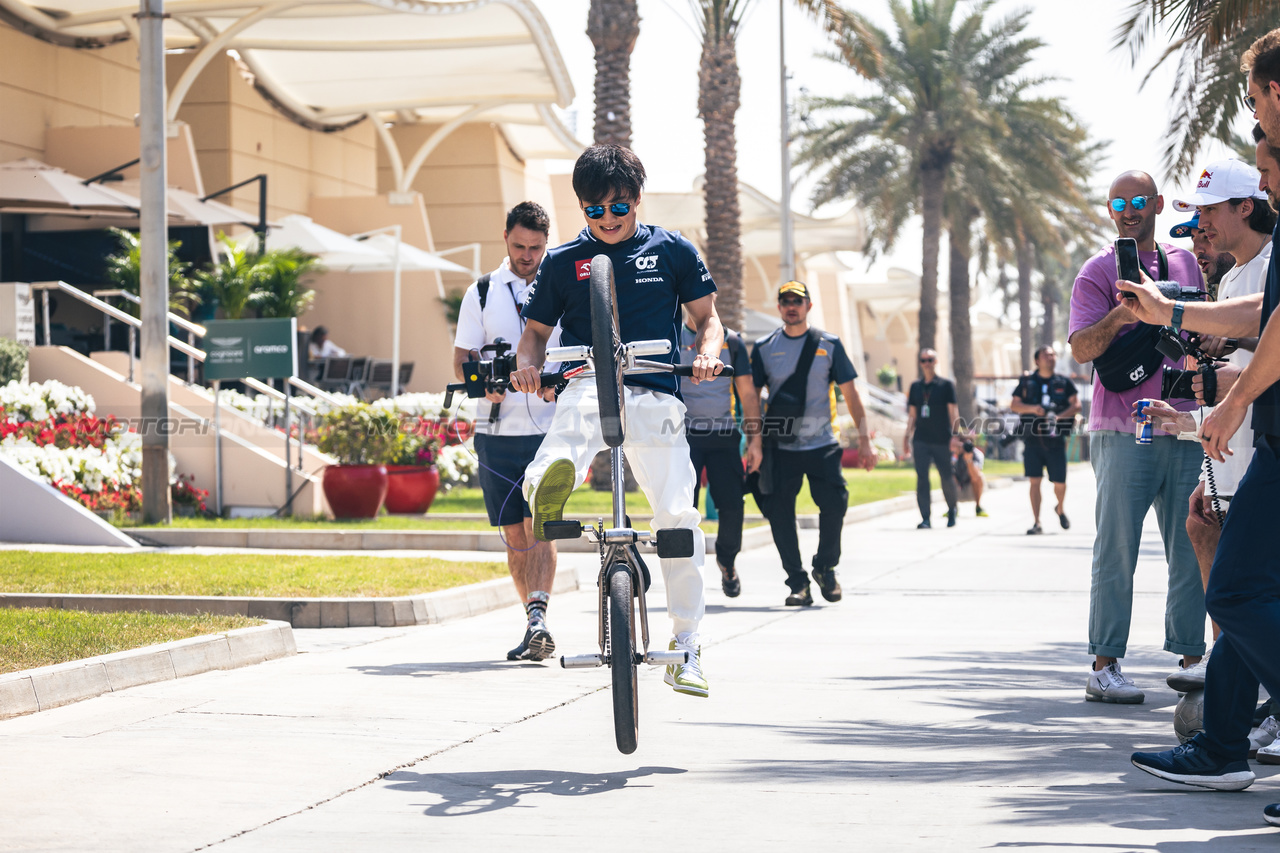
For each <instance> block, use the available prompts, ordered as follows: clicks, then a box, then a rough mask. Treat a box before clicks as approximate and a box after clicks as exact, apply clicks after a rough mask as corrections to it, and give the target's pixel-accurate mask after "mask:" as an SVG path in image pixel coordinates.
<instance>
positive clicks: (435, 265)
mask: <svg viewBox="0 0 1280 853" xmlns="http://www.w3.org/2000/svg"><path fill="white" fill-rule="evenodd" d="M361 242H362V243H364V244H365V245H366V246H373V247H374V248H375V249H377V250H378V251H379V252H382V253H383V254H385V255H387V256H388V257H391V258H394V257H395V256H396V251H397V249H398V250H399V252H400V269H402V270H409V271H410V272H413V271H423V272H460V273H462V274H463V275H471V270H469V269H467V268H466V267H464V266H462V265H461V264H455V263H454V262H453V261H450V260H446V259H445V258H442V257H440V256H439V255H437V254H434V253H432V252H428V251H426V250H425V249H419V248H418V247H417V246H411V245H409V244H408V243H403V242H399V241H397V240H396V238H395V235H394V234H374V235H373V236H372V237H368V238H366V239H364V240H362V241H361Z"/></svg>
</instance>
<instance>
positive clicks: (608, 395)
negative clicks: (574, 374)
mask: <svg viewBox="0 0 1280 853" xmlns="http://www.w3.org/2000/svg"><path fill="white" fill-rule="evenodd" d="M590 284H591V291H590V292H591V353H592V357H593V358H594V359H595V366H596V394H597V396H598V397H599V398H600V429H601V432H602V433H603V436H604V443H605V444H607V445H608V446H609V447H617V446H619V445H620V444H622V441H623V438H624V437H625V436H626V413H625V409H624V407H623V405H622V373H621V368H622V365H621V363H620V362H619V360H618V348H619V347H620V346H621V345H622V335H621V332H620V329H619V326H618V302H617V299H616V296H617V291H616V288H615V287H614V282H613V262H612V261H610V260H609V257H608V256H607V255H596V256H595V257H594V258H592V259H591V282H590Z"/></svg>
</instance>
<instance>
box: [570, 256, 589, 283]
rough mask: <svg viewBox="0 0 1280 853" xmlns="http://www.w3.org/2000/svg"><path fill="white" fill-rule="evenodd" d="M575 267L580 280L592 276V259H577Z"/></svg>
mask: <svg viewBox="0 0 1280 853" xmlns="http://www.w3.org/2000/svg"><path fill="white" fill-rule="evenodd" d="M573 266H574V269H576V270H577V271H578V281H585V280H586V279H589V278H591V259H590V258H588V259H587V260H585V261H577V262H575V263H574V265H573Z"/></svg>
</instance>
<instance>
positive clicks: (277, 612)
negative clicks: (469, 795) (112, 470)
mask: <svg viewBox="0 0 1280 853" xmlns="http://www.w3.org/2000/svg"><path fill="white" fill-rule="evenodd" d="M578 586H579V584H578V575H577V572H575V571H573V570H572V569H566V570H564V571H557V572H556V580H555V583H554V584H553V585H552V588H551V591H552V592H553V593H555V594H563V593H566V592H574V591H575V590H577V589H578ZM515 603H516V594H515V585H514V584H513V583H512V581H511V578H509V577H508V578H497V579H495V580H491V581H485V582H483V583H476V584H469V585H467V586H461V587H456V588H454V589H442V590H440V591H438V592H428V593H424V594H422V595H412V596H405V597H403V598H240V597H231V596H213V595H210V596H188V597H183V596H174V595H58V594H48V593H0V607H52V608H56V609H60V610H89V611H97V612H117V611H133V610H143V611H148V612H151V613H213V614H216V615H240V616H248V617H251V618H257V619H269V620H273V621H277V622H283V623H285V624H287V625H289V626H291V627H293V628H362V627H373V626H378V627H384V628H393V627H398V626H402V625H428V624H432V623H436V622H447V621H449V620H452V619H463V618H466V617H467V616H475V615H477V614H480V613H487V612H489V611H490V610H497V609H498V608H501V607H506V606H508V605H511V604H515ZM2 689H3V688H0V690H2ZM2 703H3V700H2V699H0V704H2Z"/></svg>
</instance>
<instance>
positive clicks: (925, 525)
mask: <svg viewBox="0 0 1280 853" xmlns="http://www.w3.org/2000/svg"><path fill="white" fill-rule="evenodd" d="M932 527H933V525H932V524H931V523H930V522H929V519H927V518H926V519H925V520H924V521H922V522H920V523H919V524H917V525H916V530H929V529H930V528H932Z"/></svg>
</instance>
